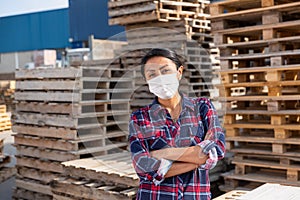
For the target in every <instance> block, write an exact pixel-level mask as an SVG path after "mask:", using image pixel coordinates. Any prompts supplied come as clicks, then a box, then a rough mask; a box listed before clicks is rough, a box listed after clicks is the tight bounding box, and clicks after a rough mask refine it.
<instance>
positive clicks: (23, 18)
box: [0, 9, 70, 53]
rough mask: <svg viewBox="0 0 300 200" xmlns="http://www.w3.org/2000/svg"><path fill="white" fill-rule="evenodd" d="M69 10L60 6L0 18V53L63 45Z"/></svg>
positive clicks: (67, 26)
mask: <svg viewBox="0 0 300 200" xmlns="http://www.w3.org/2000/svg"><path fill="white" fill-rule="evenodd" d="M69 35H70V34H69V10H68V9H60V10H53V11H46V12H38V13H31V14H24V15H16V16H10V17H2V18H0V53H1V52H2V53H3V52H15V51H28V50H35V49H49V48H65V47H66V46H68V45H69V42H68V41H69Z"/></svg>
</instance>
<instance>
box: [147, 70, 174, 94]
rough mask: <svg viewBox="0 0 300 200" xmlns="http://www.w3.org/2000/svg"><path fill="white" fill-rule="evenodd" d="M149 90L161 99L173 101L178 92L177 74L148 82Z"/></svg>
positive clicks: (162, 76) (159, 77)
mask: <svg viewBox="0 0 300 200" xmlns="http://www.w3.org/2000/svg"><path fill="white" fill-rule="evenodd" d="M147 83H148V85H149V90H150V92H151V93H153V94H155V95H156V96H158V97H159V98H161V99H171V98H172V97H173V96H174V95H175V94H176V92H177V91H178V87H179V81H178V78H177V73H174V74H166V75H160V76H157V77H155V78H153V79H150V80H148V81H147Z"/></svg>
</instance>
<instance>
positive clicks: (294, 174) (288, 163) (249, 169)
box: [232, 154, 300, 182]
mask: <svg viewBox="0 0 300 200" xmlns="http://www.w3.org/2000/svg"><path fill="white" fill-rule="evenodd" d="M232 163H233V164H235V173H236V174H247V173H253V172H255V171H264V170H265V171H267V170H271V171H272V170H274V171H277V172H278V173H282V174H285V175H286V179H287V180H288V181H295V182H297V181H299V163H300V159H299V158H295V157H287V156H284V157H283V156H268V155H260V156H255V155H251V154H237V155H235V157H234V159H233V161H232Z"/></svg>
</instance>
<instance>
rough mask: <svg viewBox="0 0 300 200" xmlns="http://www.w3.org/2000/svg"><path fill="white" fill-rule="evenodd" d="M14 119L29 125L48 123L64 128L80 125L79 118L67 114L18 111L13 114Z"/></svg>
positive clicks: (16, 121)
mask: <svg viewBox="0 0 300 200" xmlns="http://www.w3.org/2000/svg"><path fill="white" fill-rule="evenodd" d="M12 120H13V122H14V123H20V124H28V125H39V126H45V125H47V126H56V127H64V128H76V127H77V126H78V119H74V118H72V117H70V116H67V115H56V114H38V113H21V112H18V113H15V114H14V115H13V116H12Z"/></svg>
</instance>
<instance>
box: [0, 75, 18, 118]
mask: <svg viewBox="0 0 300 200" xmlns="http://www.w3.org/2000/svg"><path fill="white" fill-rule="evenodd" d="M14 94H15V81H0V103H1V104H5V105H6V106H7V109H6V110H7V111H8V112H11V111H12V110H13V109H14V103H13V101H14Z"/></svg>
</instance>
